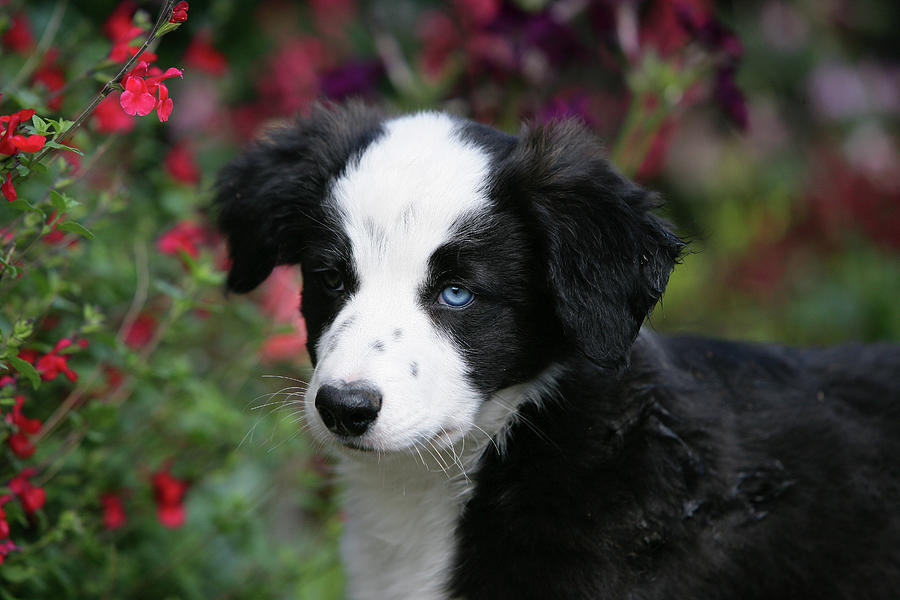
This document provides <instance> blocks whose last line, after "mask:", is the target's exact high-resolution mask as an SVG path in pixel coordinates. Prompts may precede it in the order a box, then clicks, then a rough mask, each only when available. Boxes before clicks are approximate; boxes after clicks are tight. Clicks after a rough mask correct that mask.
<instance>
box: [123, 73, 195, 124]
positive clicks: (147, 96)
mask: <svg viewBox="0 0 900 600" xmlns="http://www.w3.org/2000/svg"><path fill="white" fill-rule="evenodd" d="M183 76H184V74H183V71H182V70H181V69H176V68H175V67H169V68H168V69H166V71H165V72H162V71H160V70H159V69H157V68H156V67H151V66H150V64H149V63H148V62H147V61H141V62H139V63H138V64H137V66H136V67H135V68H134V69H132V70H131V73H130V74H129V75H128V77H126V78H125V91H124V92H122V95H121V96H120V97H119V105H120V106H121V107H122V110H124V111H125V112H126V113H128V114H129V115H140V116H144V115H149V114H150V113H151V112H153V109H154V108H155V109H156V114H157V116H158V117H159V120H160V121H161V122H162V121H168V120H169V115H170V114H172V106H173V103H172V100H171V99H170V98H169V88H167V87H166V86H165V85H164V84H163V83H162V82H163V81H164V80H166V79H171V78H172V77H183ZM157 92H158V99H156V98H154V97H153V94H154V93H157Z"/></svg>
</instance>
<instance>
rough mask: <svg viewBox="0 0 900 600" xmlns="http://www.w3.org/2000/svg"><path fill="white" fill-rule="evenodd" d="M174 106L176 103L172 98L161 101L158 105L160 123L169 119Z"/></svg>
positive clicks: (157, 112)
mask: <svg viewBox="0 0 900 600" xmlns="http://www.w3.org/2000/svg"><path fill="white" fill-rule="evenodd" d="M174 106H175V103H174V102H172V99H171V98H169V99H168V100H166V101H164V102H160V103H159V105H158V106H157V107H156V115H157V116H158V117H159V121H160V123H164V122H166V121H168V120H169V115H171V114H172V108H173V107H174Z"/></svg>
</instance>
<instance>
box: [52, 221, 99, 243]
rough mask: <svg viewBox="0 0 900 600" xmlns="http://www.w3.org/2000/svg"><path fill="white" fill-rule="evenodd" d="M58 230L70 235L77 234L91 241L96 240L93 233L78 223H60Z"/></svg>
mask: <svg viewBox="0 0 900 600" xmlns="http://www.w3.org/2000/svg"><path fill="white" fill-rule="evenodd" d="M57 228H58V229H61V230H62V231H66V232H68V233H77V234H78V235H80V236H82V237H86V238H87V239H89V240H92V239H94V234H93V233H91V232H90V230H89V229H88V228H87V227H85V226H84V225H81V224H80V223H76V222H75V221H66V222H65V223H60V224H59V226H58V227H57Z"/></svg>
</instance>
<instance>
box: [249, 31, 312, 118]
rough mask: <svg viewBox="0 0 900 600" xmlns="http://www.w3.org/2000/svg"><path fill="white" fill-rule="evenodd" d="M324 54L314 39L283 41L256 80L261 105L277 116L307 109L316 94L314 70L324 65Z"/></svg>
mask: <svg viewBox="0 0 900 600" xmlns="http://www.w3.org/2000/svg"><path fill="white" fill-rule="evenodd" d="M327 53H328V49H327V47H326V46H325V44H324V43H322V41H321V40H318V39H314V38H300V39H297V38H294V39H289V40H287V41H285V42H284V43H283V44H282V46H281V47H280V48H279V49H278V51H277V52H276V53H275V54H274V55H273V56H272V57H271V58H270V59H269V61H268V62H269V64H268V68H267V69H266V72H265V73H264V76H263V77H262V78H261V79H260V82H259V88H260V93H261V95H262V97H263V103H264V104H266V105H268V108H269V109H270V110H273V111H275V112H278V113H279V114H290V113H295V112H297V111H298V110H300V109H302V108H305V107H307V106H309V105H310V104H311V103H312V102H313V101H314V100H315V99H316V96H317V95H318V93H319V76H318V73H317V71H318V70H319V69H320V68H322V67H323V66H325V65H326V64H327V63H328V56H327Z"/></svg>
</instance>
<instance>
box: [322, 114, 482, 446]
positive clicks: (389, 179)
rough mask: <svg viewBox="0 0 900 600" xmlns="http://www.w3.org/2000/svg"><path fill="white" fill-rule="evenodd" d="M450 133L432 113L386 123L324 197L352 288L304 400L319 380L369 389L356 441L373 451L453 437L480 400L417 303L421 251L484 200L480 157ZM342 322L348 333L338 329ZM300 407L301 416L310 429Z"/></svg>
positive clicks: (444, 120)
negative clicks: (371, 398) (367, 412)
mask: <svg viewBox="0 0 900 600" xmlns="http://www.w3.org/2000/svg"><path fill="white" fill-rule="evenodd" d="M457 127H458V125H457V121H454V120H453V119H452V118H450V117H448V116H446V115H441V114H437V113H421V114H417V115H413V116H410V117H403V118H399V119H395V120H392V121H388V122H387V123H385V125H384V132H383V134H382V136H381V137H379V138H378V139H377V140H376V141H375V142H373V143H372V144H371V145H370V146H368V147H367V148H366V150H365V151H364V152H363V154H362V155H361V156H360V158H359V160H358V161H354V162H351V163H350V164H349V165H348V167H347V170H346V171H345V172H344V173H343V174H342V175H341V177H340V178H339V179H338V180H337V181H336V182H335V183H334V185H333V187H332V190H331V196H332V198H331V200H332V205H333V206H334V207H335V209H336V210H337V211H338V213H339V214H338V221H339V222H340V226H341V228H342V229H343V231H344V232H345V234H346V235H347V238H348V239H349V241H350V247H351V254H352V263H353V270H354V272H355V274H356V276H357V277H358V286H357V287H356V289H355V290H353V292H352V293H351V294H350V296H349V297H348V298H347V301H346V303H345V305H344V306H343V308H342V309H341V312H340V313H339V314H338V316H337V317H336V318H335V321H334V323H333V324H332V325H331V326H329V327H327V328H326V329H325V331H324V332H323V334H322V337H321V338H320V340H319V363H318V365H317V367H316V371H315V373H314V375H313V378H312V380H311V381H310V389H309V392H308V394H311V396H310V397H313V398H314V397H315V393H316V390H317V389H318V386H319V385H321V384H322V383H323V382H334V381H338V382H340V381H357V380H365V381H366V382H368V383H369V384H371V385H373V386H375V387H376V388H377V389H378V390H379V391H380V392H381V393H382V396H383V399H382V404H381V410H380V411H379V413H378V418H377V420H376V421H375V422H374V423H373V424H372V426H371V427H370V428H369V429H368V430H367V432H366V434H364V436H362V438H361V440H362V442H363V443H371V444H374V445H375V446H376V447H378V448H381V449H385V450H389V449H398V448H406V447H409V446H410V445H412V444H414V443H416V442H417V443H420V444H421V443H426V442H425V441H424V440H428V439H431V438H432V437H433V436H435V435H437V434H447V435H450V434H458V435H462V434H463V433H464V432H465V431H466V430H467V429H468V428H469V426H470V425H471V423H472V422H473V419H474V416H475V413H476V412H477V410H478V406H479V405H480V401H481V398H480V395H479V394H478V392H477V391H476V390H475V389H474V388H473V386H472V383H471V381H469V377H468V374H467V369H466V364H465V361H464V359H463V357H462V354H461V352H462V351H461V349H460V348H458V347H457V346H456V345H455V344H454V342H453V341H452V340H450V339H449V337H448V336H447V335H446V333H444V332H442V331H440V330H439V329H438V328H437V327H436V325H435V324H434V323H433V321H432V319H431V317H430V316H429V314H428V311H426V310H425V308H424V307H423V306H422V298H421V293H422V289H423V285H424V284H425V282H426V280H427V277H428V261H429V258H430V257H431V255H432V254H433V253H434V251H435V250H436V249H438V248H439V247H440V246H441V245H443V244H444V243H446V242H447V241H449V239H450V235H451V233H452V231H453V227H454V225H455V224H456V223H457V222H459V221H465V220H466V219H467V218H470V217H473V216H476V215H477V214H479V213H481V212H482V211H484V210H486V209H487V208H488V204H489V201H488V196H487V191H486V190H485V189H484V182H485V179H486V177H487V175H488V169H489V163H490V160H489V157H488V155H487V154H486V153H485V152H484V151H483V150H482V149H480V148H479V147H477V146H476V145H474V144H471V143H467V142H466V141H464V140H463V139H462V138H461V137H460V136H459V135H458V134H457ZM348 319H352V323H353V324H352V327H348V328H346V330H342V327H341V326H340V323H342V322H345V321H346V320H348ZM312 404H313V403H312V402H310V403H308V404H307V408H308V410H309V411H310V412H312V413H313V414H312V416H311V419H312V421H313V422H314V423H318V417H317V416H316V415H315V413H314V409H313V408H312ZM315 427H318V425H315V426H314V428H315Z"/></svg>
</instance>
